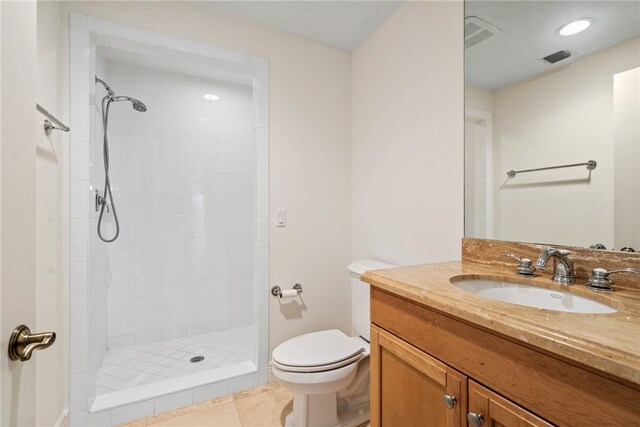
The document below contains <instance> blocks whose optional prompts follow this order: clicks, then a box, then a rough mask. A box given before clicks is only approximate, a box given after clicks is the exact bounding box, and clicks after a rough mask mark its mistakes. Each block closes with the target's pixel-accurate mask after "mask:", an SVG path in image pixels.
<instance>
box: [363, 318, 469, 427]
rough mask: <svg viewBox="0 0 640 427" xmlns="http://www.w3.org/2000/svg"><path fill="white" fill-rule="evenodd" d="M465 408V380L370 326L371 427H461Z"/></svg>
mask: <svg viewBox="0 0 640 427" xmlns="http://www.w3.org/2000/svg"><path fill="white" fill-rule="evenodd" d="M445 394H448V395H450V396H454V397H455V399H456V402H455V405H454V406H453V407H452V408H451V409H449V408H447V406H445V404H444V402H443V399H442V398H443V396H444V395H445ZM466 407H467V377H466V376H464V375H463V374H461V373H459V372H457V371H455V370H454V369H452V368H451V367H449V366H447V365H445V364H444V363H442V362H440V361H439V360H436V359H434V358H433V357H431V356H429V355H428V354H426V353H424V352H423V351H421V350H419V349H417V348H416V347H414V346H412V345H411V344H409V343H407V342H405V341H403V340H401V339H400V338H398V337H396V336H394V335H392V334H390V333H388V332H387V331H385V330H383V329H380V328H378V327H376V326H375V325H372V327H371V427H397V426H402V427H412V426H421V427H424V426H433V427H463V426H465V425H466Z"/></svg>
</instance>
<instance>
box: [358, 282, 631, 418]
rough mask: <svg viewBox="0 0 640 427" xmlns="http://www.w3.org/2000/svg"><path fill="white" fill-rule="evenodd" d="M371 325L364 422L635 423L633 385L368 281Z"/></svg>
mask: <svg viewBox="0 0 640 427" xmlns="http://www.w3.org/2000/svg"><path fill="white" fill-rule="evenodd" d="M371 322H372V325H371V426H372V427H390V426H392V427H394V426H403V427H405V426H406V427H410V426H429V427H431V426H433V427H440V426H447V427H449V426H467V425H468V426H470V427H474V426H476V425H477V426H481V427H487V426H495V427H499V426H507V427H524V426H538V427H542V426H552V425H559V426H598V427H601V426H612V427H613V426H615V427H622V426H638V425H640V421H639V420H640V390H639V389H638V387H637V385H634V384H631V383H628V382H625V381H624V380H621V379H618V378H614V377H610V376H605V375H603V374H602V373H601V372H599V371H594V370H593V369H591V368H590V367H588V366H583V365H577V364H574V363H573V362H571V361H568V360H565V359H562V358H560V357H558V356H556V355H553V354H549V353H545V352H542V351H540V350H538V349H537V348H535V347H532V346H529V345H526V343H522V342H520V341H517V340H514V339H510V338H507V337H505V336H502V335H500V334H499V333H496V332H494V331H492V330H487V329H484V328H480V327H478V326H476V325H474V324H472V323H469V322H466V321H462V320H460V319H458V318H454V317H450V316H448V315H446V314H445V313H440V312H438V311H436V310H432V309H431V308H429V307H427V306H423V305H419V304H417V303H414V302H413V301H410V300H407V299H403V298H401V297H399V296H396V295H394V294H391V293H387V292H385V291H382V290H380V289H377V288H374V287H372V288H371ZM445 395H449V396H452V397H455V398H456V402H455V404H454V405H452V408H451V409H449V408H447V404H448V403H449V404H450V403H451V401H450V400H447V399H443V396H445ZM468 413H474V414H480V415H481V416H482V423H474V422H473V421H474V420H473V419H472V420H470V421H469V422H468V421H467V419H466V418H467V414H468Z"/></svg>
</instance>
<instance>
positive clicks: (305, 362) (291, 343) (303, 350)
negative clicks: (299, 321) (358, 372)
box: [272, 329, 364, 371]
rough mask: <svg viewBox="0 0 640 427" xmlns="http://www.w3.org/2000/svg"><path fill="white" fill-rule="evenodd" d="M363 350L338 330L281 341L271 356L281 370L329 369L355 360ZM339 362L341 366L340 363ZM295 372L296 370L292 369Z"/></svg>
mask: <svg viewBox="0 0 640 427" xmlns="http://www.w3.org/2000/svg"><path fill="white" fill-rule="evenodd" d="M363 351H364V348H363V346H362V345H360V343H359V342H358V341H356V340H353V339H351V338H350V337H348V336H346V335H345V334H343V333H342V332H341V331H339V330H338V329H331V330H328V331H320V332H313V333H310V334H305V335H300V336H297V337H295V338H292V339H290V340H288V341H285V342H283V343H282V344H280V345H279V346H277V347H276V348H275V349H274V350H273V353H272V358H273V361H274V362H275V363H277V364H278V365H280V366H281V367H283V368H286V367H291V368H307V369H306V370H309V371H310V370H315V369H309V368H324V369H327V368H329V365H331V366H332V367H336V366H341V365H343V364H345V363H351V362H352V361H355V360H358V359H359V357H360V353H362V352H363ZM341 362H343V363H341ZM296 370H297V369H296Z"/></svg>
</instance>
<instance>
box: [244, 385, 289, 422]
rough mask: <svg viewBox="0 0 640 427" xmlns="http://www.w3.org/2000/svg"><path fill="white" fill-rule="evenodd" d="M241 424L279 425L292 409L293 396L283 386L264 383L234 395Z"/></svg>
mask: <svg viewBox="0 0 640 427" xmlns="http://www.w3.org/2000/svg"><path fill="white" fill-rule="evenodd" d="M233 398H234V401H235V404H236V409H237V411H238V415H239V416H240V420H241V421H242V425H243V426H260V427H281V426H283V425H284V419H285V417H286V416H287V415H288V414H289V413H290V412H291V411H292V409H293V396H292V394H291V393H290V392H289V391H288V390H286V389H285V388H284V387H281V386H277V385H266V386H262V387H256V388H253V389H250V390H247V391H244V392H240V393H236V394H235V395H234V396H233Z"/></svg>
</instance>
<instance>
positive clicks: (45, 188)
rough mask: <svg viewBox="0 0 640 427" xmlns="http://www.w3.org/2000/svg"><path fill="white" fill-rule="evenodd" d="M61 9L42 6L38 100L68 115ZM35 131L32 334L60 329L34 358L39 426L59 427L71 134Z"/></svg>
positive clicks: (63, 404) (63, 402) (64, 399)
mask: <svg viewBox="0 0 640 427" xmlns="http://www.w3.org/2000/svg"><path fill="white" fill-rule="evenodd" d="M62 50H63V49H62V6H61V4H60V3H58V2H47V1H39V2H38V4H37V81H36V87H37V89H36V97H37V102H38V103H40V104H41V105H42V106H43V107H45V108H46V109H47V110H49V111H50V112H51V113H53V114H54V115H55V116H56V117H59V118H62V117H63V112H64V110H63V102H62V100H63V96H62V85H61V82H62V80H63V75H62V74H63V67H62V61H63V52H62ZM43 120H44V117H43V116H41V115H40V114H39V113H38V117H37V122H38V125H37V127H36V137H37V139H36V151H35V155H36V157H35V165H36V304H37V313H36V325H35V328H33V329H32V330H33V331H50V330H52V331H56V332H57V334H58V335H57V341H56V343H55V344H54V345H53V346H51V347H50V348H49V349H47V350H46V351H42V352H38V355H37V356H36V357H35V358H34V359H35V363H36V364H37V366H36V370H37V372H36V402H37V405H36V409H37V412H36V425H54V424H55V423H56V422H57V421H58V419H59V417H60V416H61V414H62V413H63V410H64V409H65V408H67V407H68V393H67V390H68V379H69V375H68V360H69V359H68V357H69V355H68V346H69V337H68V334H67V324H68V315H67V307H68V292H67V286H66V282H65V281H64V277H63V274H64V268H63V265H64V263H65V262H66V257H64V256H63V251H62V240H63V239H62V233H63V229H62V190H63V185H62V182H63V176H62V174H63V168H64V165H65V159H64V153H65V152H64V149H63V146H64V144H66V143H67V142H68V138H67V134H66V133H64V132H61V131H54V132H53V133H52V134H51V136H50V137H47V136H46V135H45V134H44V132H43V129H42V126H40V123H41V122H42V121H43Z"/></svg>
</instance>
